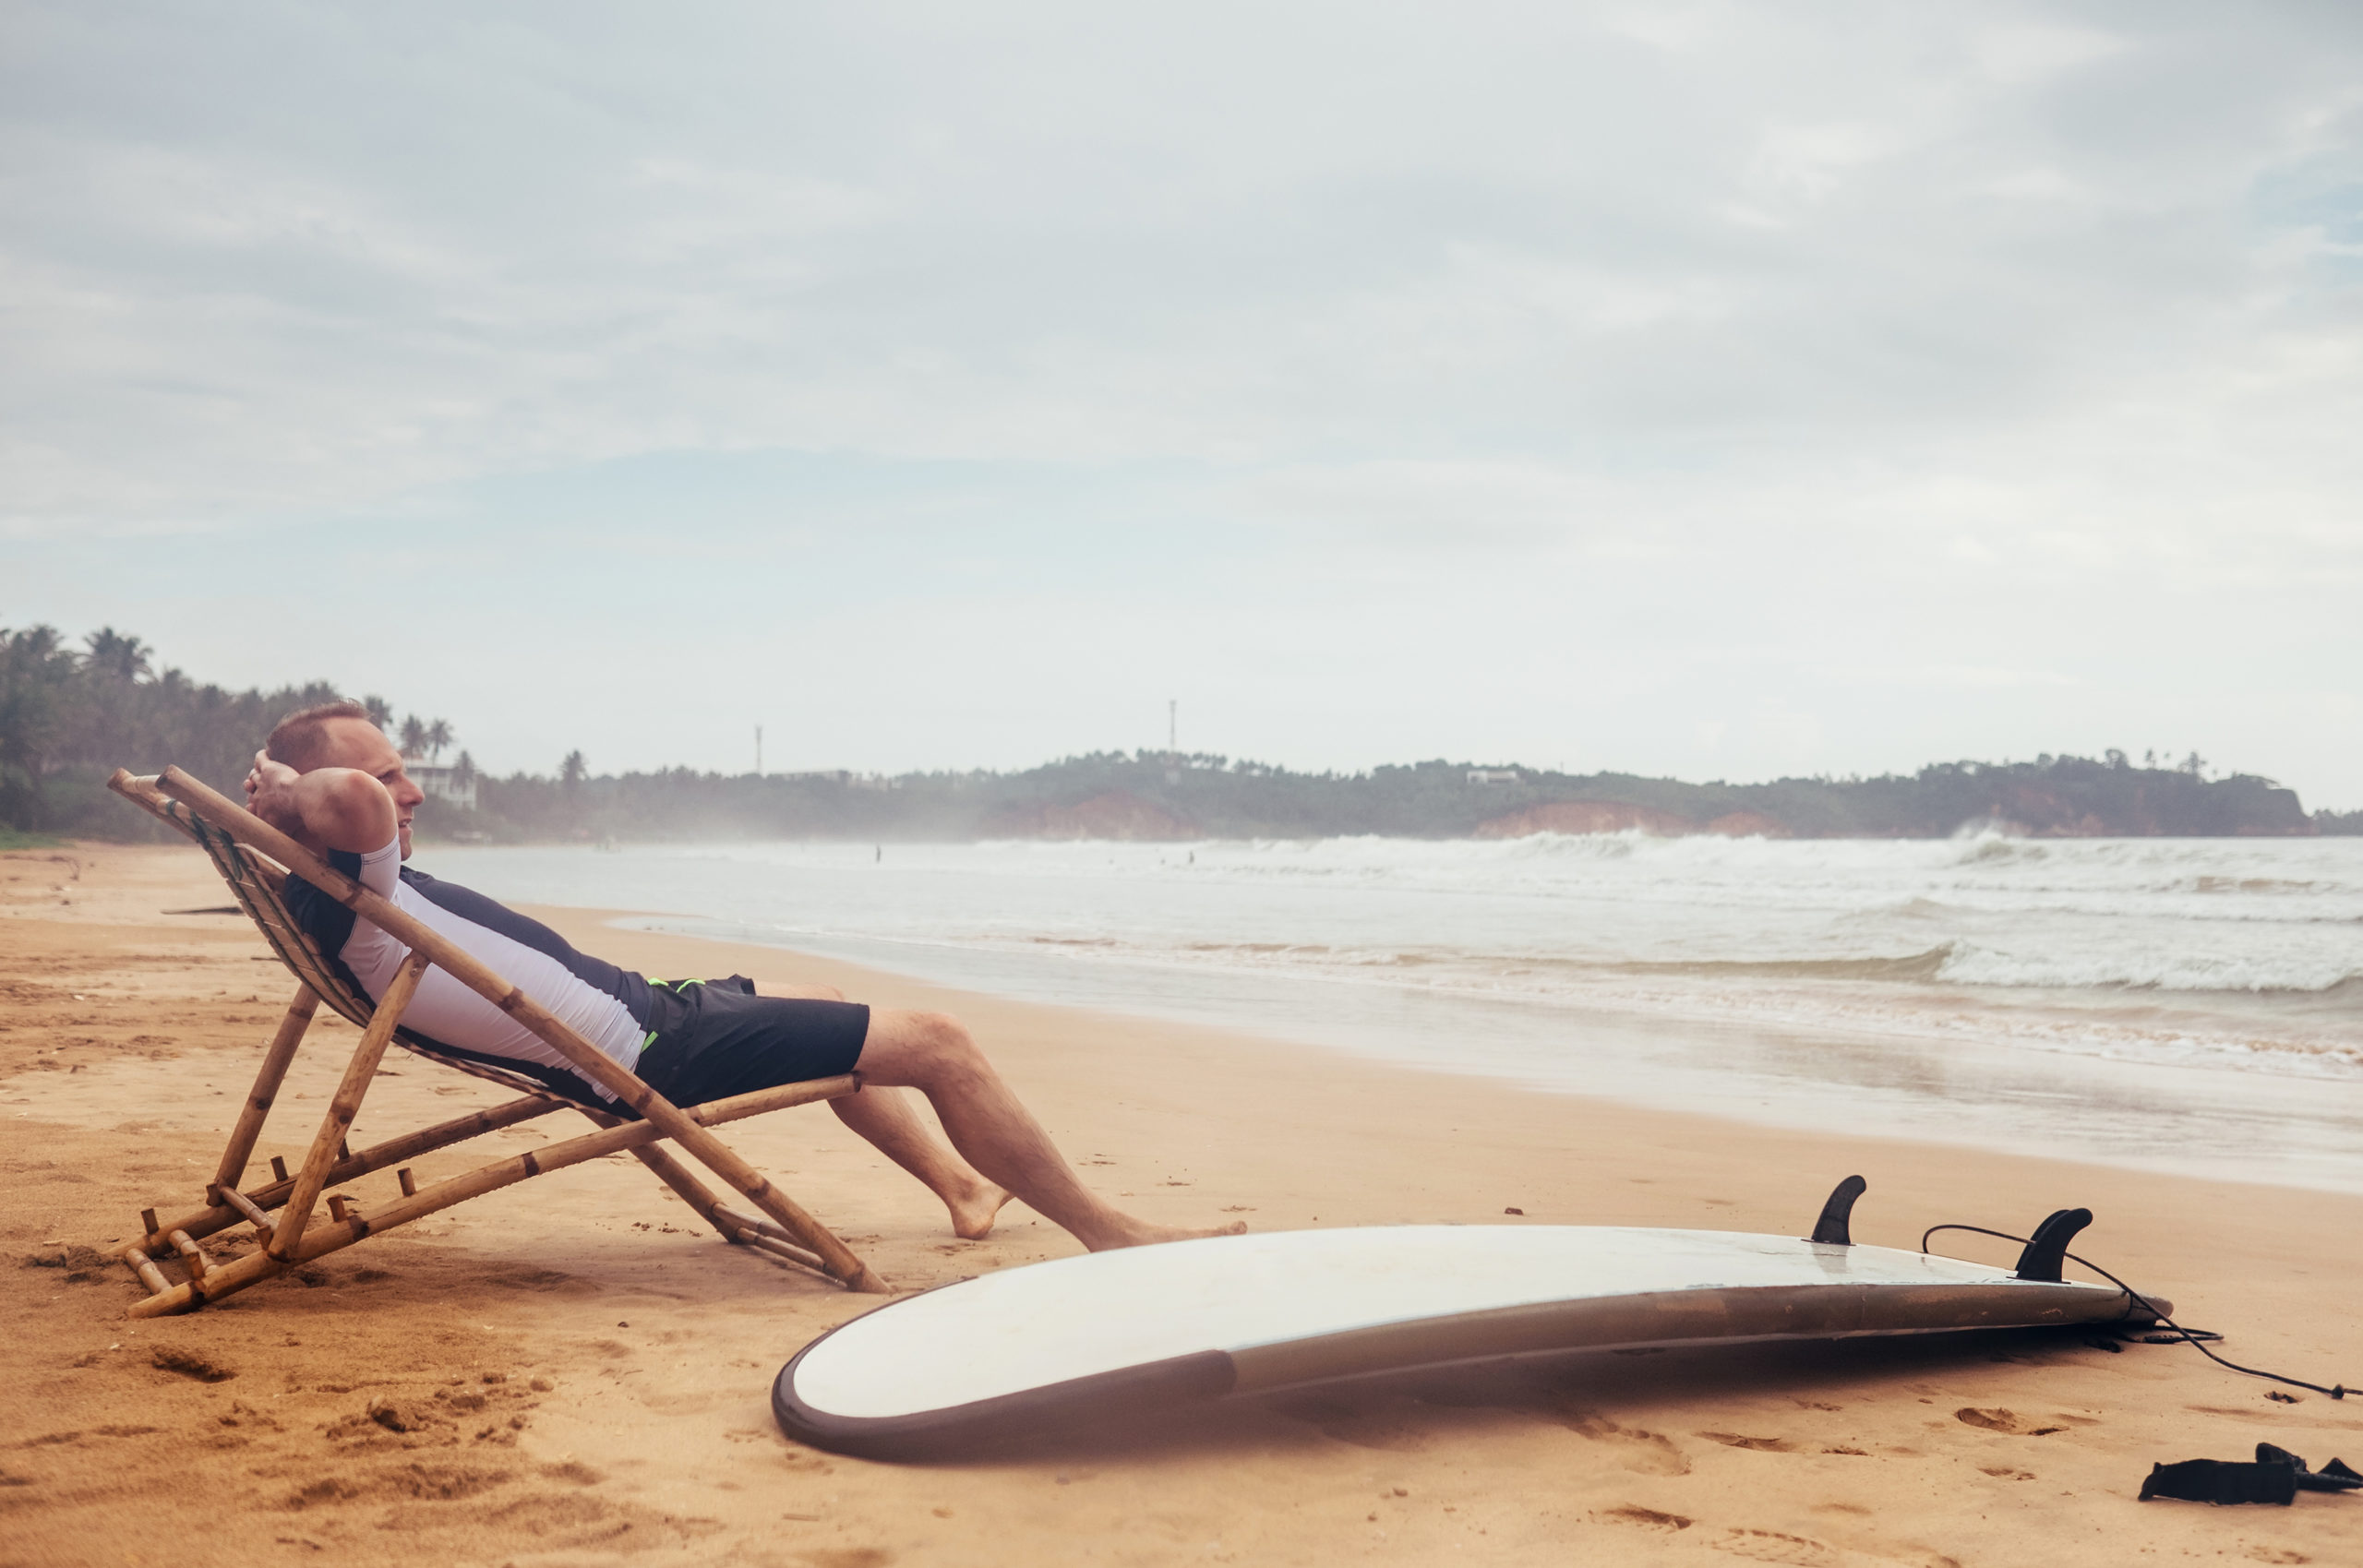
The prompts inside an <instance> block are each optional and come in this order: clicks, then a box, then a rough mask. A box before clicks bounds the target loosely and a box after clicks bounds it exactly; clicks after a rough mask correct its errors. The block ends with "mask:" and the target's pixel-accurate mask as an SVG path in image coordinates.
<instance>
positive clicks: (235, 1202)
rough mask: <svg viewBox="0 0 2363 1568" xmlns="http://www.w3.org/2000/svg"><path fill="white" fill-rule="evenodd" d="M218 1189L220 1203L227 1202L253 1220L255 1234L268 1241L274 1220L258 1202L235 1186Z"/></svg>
mask: <svg viewBox="0 0 2363 1568" xmlns="http://www.w3.org/2000/svg"><path fill="white" fill-rule="evenodd" d="M220 1191H221V1194H222V1203H226V1204H228V1205H229V1206H230V1207H231V1208H234V1209H235V1210H237V1211H238V1212H239V1213H240V1214H242V1215H246V1218H247V1219H248V1220H250V1221H252V1222H253V1225H254V1227H255V1233H256V1234H257V1235H258V1236H260V1237H261V1238H262V1239H264V1240H265V1241H269V1240H270V1233H271V1230H272V1228H273V1227H274V1222H273V1221H272V1219H271V1217H270V1215H268V1214H265V1213H264V1212H263V1210H262V1206H261V1205H260V1204H259V1203H256V1202H255V1201H254V1200H253V1199H252V1198H249V1197H247V1196H246V1194H245V1193H244V1192H241V1191H238V1190H237V1189H236V1188H235V1187H223V1188H221V1189H220ZM209 1212H210V1211H209Z"/></svg>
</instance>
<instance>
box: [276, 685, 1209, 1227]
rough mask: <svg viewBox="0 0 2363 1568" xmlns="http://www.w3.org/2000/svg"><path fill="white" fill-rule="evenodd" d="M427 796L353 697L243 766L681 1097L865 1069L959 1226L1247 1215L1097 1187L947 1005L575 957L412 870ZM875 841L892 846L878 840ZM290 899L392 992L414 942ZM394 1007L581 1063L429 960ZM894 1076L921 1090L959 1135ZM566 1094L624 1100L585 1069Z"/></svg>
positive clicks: (526, 1058)
mask: <svg viewBox="0 0 2363 1568" xmlns="http://www.w3.org/2000/svg"><path fill="white" fill-rule="evenodd" d="M424 799H426V793H425V792H424V791H423V790H421V789H420V788H419V787H418V785H417V784H414V783H412V782H411V779H410V777H409V775H408V774H407V773H405V772H403V770H402V753H401V752H400V751H398V750H396V749H395V748H394V745H393V743H392V742H391V741H390V740H388V739H387V738H386V736H385V735H384V734H383V733H382V732H381V731H379V729H378V726H377V725H376V724H371V723H370V722H369V713H368V710H367V709H366V708H364V707H362V706H361V705H360V704H359V703H357V702H329V703H322V704H320V705H318V706H317V707H311V708H303V709H298V710H297V711H296V712H293V713H290V714H288V715H287V717H285V718H283V719H282V720H281V721H280V722H279V724H278V726H277V727H276V728H274V729H273V730H272V731H271V732H270V743H269V744H268V745H267V746H266V747H265V748H263V749H262V750H261V751H258V752H257V753H256V754H255V765H254V771H253V772H250V773H248V774H247V775H246V801H247V804H248V806H249V807H251V808H252V809H253V811H254V813H255V815H256V816H258V817H260V818H261V819H262V820H264V821H266V822H269V823H270V825H271V826H272V827H274V828H277V829H278V830H279V831H280V832H283V833H285V834H287V835H288V836H289V837H291V838H293V839H294V840H295V841H296V842H297V843H299V844H303V845H304V846H305V847H306V848H307V849H309V850H311V851H312V852H313V853H315V854H317V855H318V856H321V857H322V858H324V859H326V860H327V861H328V863H329V864H330V866H332V867H334V868H336V869H337V870H339V871H342V873H344V874H345V875H346V876H348V877H351V878H354V880H358V881H360V882H361V883H363V884H364V885H366V887H368V888H369V889H371V890H372V891H373V892H377V893H378V895H379V896H380V897H383V898H386V899H389V900H390V901H392V902H393V903H394V904H397V905H398V906H400V907H401V908H402V910H403V912H404V913H406V914H408V915H411V916H414V917H415V918H417V919H418V920H420V921H422V922H424V923H425V924H426V925H429V926H432V927H434V928H436V930H438V932H440V933H441V934H442V935H443V936H445V937H446V938H448V939H450V940H452V941H454V942H456V943H458V944H459V945H460V946H461V947H463V948H465V949H467V950H468V952H471V953H473V954H474V955H475V956H476V957H477V958H480V959H482V960H483V961H484V962H485V963H486V964H489V965H490V966H491V967H492V968H493V969H495V970H496V971H498V973H500V974H502V975H505V976H509V977H510V979H511V980H513V981H514V982H515V983H516V985H517V986H518V987H519V988H520V989H521V990H522V991H523V992H524V993H525V994H526V995H527V996H528V997H530V998H532V999H534V1001H536V1002H539V1003H540V1004H541V1005H542V1006H543V1007H545V1008H546V1009H547V1010H549V1011H551V1012H553V1013H556V1014H557V1015H558V1017H559V1018H561V1019H563V1020H564V1021H565V1022H566V1023H568V1024H570V1026H572V1028H573V1029H574V1030H575V1031H576V1033H578V1034H580V1035H582V1037H583V1038H584V1039H586V1040H588V1041H589V1042H590V1043H591V1044H592V1045H593V1046H594V1047H595V1048H597V1049H598V1050H599V1051H601V1052H602V1053H604V1054H606V1056H608V1057H611V1058H613V1059H615V1060H616V1061H617V1062H618V1064H619V1065H621V1066H623V1067H625V1068H628V1069H630V1071H633V1072H636V1073H638V1074H639V1075H640V1077H641V1080H642V1082H643V1083H647V1084H648V1086H649V1087H650V1088H652V1089H654V1090H655V1091H656V1092H657V1093H658V1094H660V1095H664V1096H665V1097H666V1098H667V1099H669V1100H671V1101H672V1102H673V1103H674V1104H675V1105H680V1106H690V1105H699V1104H702V1103H703V1102H705V1101H708V1100H718V1099H725V1098H727V1097H728V1096H730V1095H746V1094H752V1093H754V1092H755V1091H757V1090H759V1089H769V1088H775V1087H777V1086H779V1085H781V1084H786V1083H805V1082H807V1081H809V1080H811V1079H815V1078H832V1077H835V1076H836V1075H838V1074H840V1073H846V1072H852V1073H857V1074H858V1075H859V1077H860V1079H861V1085H862V1092H861V1093H860V1094H858V1095H846V1096H844V1097H842V1098H839V1099H834V1100H831V1101H830V1102H829V1108H830V1109H831V1110H834V1111H835V1112H836V1113H837V1116H838V1118H839V1119H841V1120H843V1121H844V1122H845V1124H846V1126H847V1127H850V1128H852V1129H853V1130H854V1131H856V1132H858V1133H859V1134H861V1136H863V1137H864V1138H867V1139H868V1140H870V1143H874V1144H876V1145H877V1147H878V1148H879V1150H880V1152H882V1153H883V1154H884V1155H886V1156H887V1157H888V1158H889V1159H891V1160H893V1161H894V1163H895V1164H896V1165H899V1166H901V1167H903V1168H904V1169H905V1170H907V1171H909V1172H910V1173H911V1174H912V1175H913V1176H916V1177H918V1179H920V1180H921V1181H923V1182H925V1183H926V1184H927V1185H928V1187H929V1188H930V1190H931V1191H933V1192H934V1193H935V1195H936V1196H937V1197H939V1198H941V1199H942V1200H943V1204H944V1207H945V1208H947V1209H949V1210H950V1211H951V1214H952V1228H953V1230H954V1233H955V1234H957V1235H960V1236H964V1237H967V1238H969V1239H975V1238H978V1237H980V1236H983V1235H985V1234H986V1233H987V1232H989V1231H990V1230H991V1229H992V1227H993V1219H994V1216H995V1215H998V1214H999V1213H1000V1212H1001V1206H1002V1204H1003V1203H1007V1202H1009V1200H1010V1199H1011V1198H1013V1197H1015V1198H1021V1199H1023V1200H1025V1202H1026V1203H1028V1204H1029V1205H1031V1206H1032V1207H1033V1208H1034V1210H1035V1211H1036V1212H1037V1213H1038V1214H1040V1215H1042V1216H1043V1217H1044V1218H1046V1219H1049V1220H1051V1221H1053V1222H1054V1223H1056V1224H1058V1225H1061V1226H1063V1227H1065V1228H1066V1229H1067V1230H1069V1231H1070V1232H1072V1233H1073V1234H1074V1238H1075V1239H1077V1240H1079V1241H1081V1242H1082V1243H1083V1244H1084V1245H1085V1246H1086V1247H1088V1248H1090V1249H1091V1250H1092V1251H1095V1252H1097V1251H1104V1250H1106V1249H1108V1248H1111V1247H1135V1246H1139V1245H1142V1244H1143V1243H1146V1242H1152V1241H1176V1240H1180V1239H1183V1238H1185V1237H1192V1236H1216V1235H1224V1234H1228V1233H1229V1232H1232V1231H1237V1230H1240V1229H1242V1228H1244V1227H1241V1226H1236V1225H1234V1226H1229V1227H1222V1228H1218V1229H1205V1230H1184V1229H1181V1228H1179V1227H1173V1226H1169V1225H1151V1224H1150V1223H1148V1222H1147V1221H1146V1220H1143V1219H1138V1218H1135V1217H1134V1216H1133V1215H1128V1214H1125V1213H1124V1212H1123V1211H1122V1210H1120V1209H1117V1208H1115V1207H1113V1206H1112V1205H1110V1203H1107V1202H1106V1201H1105V1200H1103V1199H1101V1198H1099V1197H1098V1196H1097V1195H1096V1194H1095V1193H1093V1192H1092V1191H1090V1190H1089V1189H1088V1188H1086V1187H1085V1186H1084V1185H1083V1182H1082V1181H1081V1179H1078V1178H1077V1177H1076V1175H1075V1173H1074V1169H1073V1167H1070V1166H1069V1165H1068V1164H1067V1162H1066V1160H1065V1158H1064V1157H1063V1156H1062V1155H1060V1153H1059V1151H1058V1149H1057V1148H1056V1146H1054V1145H1053V1144H1052V1143H1051V1142H1050V1135H1049V1134H1047V1133H1046V1132H1044V1131H1042V1128H1041V1125H1040V1124H1039V1123H1038V1122H1037V1121H1036V1120H1035V1119H1034V1118H1033V1116H1032V1115H1031V1114H1030V1113H1029V1112H1028V1111H1027V1110H1026V1107H1025V1106H1023V1105H1021V1104H1020V1103H1019V1102H1018V1099H1017V1096H1016V1095H1014V1094H1013V1093H1012V1092H1011V1091H1010V1088H1009V1085H1008V1084H1007V1083H1004V1082H1003V1081H1002V1077H1001V1074H1000V1073H999V1072H997V1071H995V1070H994V1068H993V1065H992V1063H991V1062H990V1061H989V1060H987V1059H986V1058H985V1053H984V1052H983V1051H982V1050H981V1049H979V1048H978V1046H977V1042H976V1041H975V1039H974V1038H972V1037H971V1036H970V1035H969V1034H968V1031H967V1030H966V1028H965V1027H964V1026H963V1025H962V1024H961V1023H960V1021H959V1020H958V1019H956V1018H954V1017H951V1016H950V1015H948V1014H945V1013H941V1012H913V1011H903V1010H900V1009H884V1008H882V1009H879V1010H876V1011H872V1010H871V1009H870V1007H868V1006H866V1005H864V1004H863V1003H860V1002H849V1001H847V1000H846V999H845V996H844V994H843V993H842V992H840V991H838V990H837V989H836V988H835V987H831V986H819V985H813V986H801V987H795V988H794V989H792V990H788V991H783V992H782V993H781V994H778V995H775V996H757V995H756V994H755V987H754V983H753V982H752V981H750V980H748V979H745V978H744V977H743V976H731V977H730V978H729V979H727V980H651V979H649V978H647V977H646V976H642V975H638V974H635V973H633V972H632V971H630V970H629V969H622V968H618V967H617V966H616V965H615V964H608V963H606V962H604V961H603V960H600V959H597V958H594V957H592V956H591V955H590V954H588V953H584V952H578V951H577V950H576V949H575V948H574V947H573V945H572V944H570V942H568V941H567V940H566V939H565V938H563V937H561V936H559V935H558V933H557V932H556V931H553V930H551V929H550V928H548V927H547V926H545V925H543V924H542V923H541V922H540V921H538V920H534V919H529V918H528V917H526V916H522V915H520V914H518V913H517V912H516V911H515V910H513V909H510V908H508V907H507V906H505V905H503V904H497V903H495V902H494V901H493V900H491V899H489V898H486V897H485V896H484V895H483V894H482V893H479V892H471V891H470V890H468V889H466V888H462V887H455V886H453V885H452V884H451V883H450V882H444V881H438V880H436V879H434V878H433V877H429V876H426V874H424V873H423V872H419V871H414V870H411V869H410V868H407V867H405V866H403V865H402V862H403V861H405V860H407V859H409V858H410V852H411V817H412V814H413V813H414V812H415V811H416V810H417V809H418V805H419V802H420V801H422V800H424ZM874 848H875V852H876V858H877V859H878V860H880V861H882V860H884V859H885V857H886V846H885V845H884V844H878V845H875V846H874ZM286 896H287V905H288V909H289V911H290V912H291V913H293V914H294V916H295V917H296V919H297V921H298V922H299V923H301V924H302V926H303V927H304V928H305V930H306V933H307V934H308V935H310V936H311V938H312V939H313V940H315V941H317V942H318V944H319V948H320V951H321V952H323V953H325V954H326V955H327V956H328V959H329V962H330V964H334V965H335V966H336V968H337V969H338V971H339V972H340V974H341V975H342V977H343V978H345V979H346V980H348V981H349V982H351V983H352V984H353V986H354V987H355V988H356V989H358V990H361V991H364V992H366V993H367V995H368V996H369V997H370V999H372V1000H375V999H378V998H380V997H382V996H383V995H384V994H385V991H386V987H388V986H389V985H390V984H391V983H392V981H393V978H394V976H395V975H396V974H398V973H399V972H400V971H401V969H402V963H403V960H405V959H406V958H408V957H409V950H408V949H407V948H405V947H404V946H403V945H402V943H400V942H398V941H396V940H394V939H393V938H392V937H390V936H389V935H387V934H386V933H385V932H383V931H381V930H379V929H378V928H377V927H375V926H373V925H371V924H370V923H369V922H368V921H366V920H365V919H363V918H362V917H361V916H358V915H355V914H354V912H353V911H351V910H350V909H347V908H346V907H345V906H344V905H343V904H339V903H337V902H336V901H335V900H334V899H331V898H330V897H329V896H328V895H327V894H326V893H323V892H319V891H318V890H317V889H315V888H313V887H312V886H311V885H310V884H309V883H307V882H305V881H303V880H300V879H298V878H296V877H293V876H291V877H289V878H288V880H287V892H286ZM402 1023H403V1025H404V1026H405V1027H407V1028H409V1029H410V1030H412V1031H413V1032H414V1033H415V1034H417V1035H421V1036H422V1037H424V1038H425V1039H426V1040H427V1041H429V1042H434V1043H440V1044H441V1045H443V1046H444V1047H447V1048H451V1049H456V1050H459V1051H462V1052H474V1053H475V1054H478V1055H483V1056H496V1057H505V1058H509V1059H512V1060H515V1061H517V1062H519V1063H521V1064H527V1065H530V1066H531V1067H532V1068H533V1069H534V1070H535V1071H537V1072H539V1073H542V1074H545V1075H546V1074H548V1073H551V1072H557V1073H562V1074H568V1075H569V1076H570V1072H569V1069H568V1064H567V1062H566V1060H565V1059H564V1058H562V1057H560V1056H559V1055H558V1053H557V1052H555V1051H553V1050H552V1049H550V1047H548V1046H547V1045H546V1044H544V1043H543V1042H542V1041H541V1039H540V1038H539V1037H538V1036H536V1035H533V1034H532V1033H531V1032H530V1031H528V1030H526V1029H525V1027H524V1026H523V1025H522V1024H521V1023H518V1022H517V1021H516V1020H515V1019H514V1018H512V1017H510V1015H509V1014H508V1013H507V1012H505V1011H502V1010H501V1009H500V1008H499V1007H498V1006H496V1005H495V1004H494V1003H492V1002H490V1001H487V1000H486V999H484V998H482V997H480V996H478V995H477V994H476V993H475V992H474V991H473V990H470V989H469V988H468V987H466V986H464V985H462V984H461V983H460V981H459V980H457V979H455V978H454V977H452V976H450V975H448V974H446V973H445V972H444V971H442V970H441V969H429V970H427V971H426V976H425V977H424V978H422V979H421V980H420V981H419V984H418V991H417V994H416V995H415V996H414V997H413V998H412V999H411V1002H410V1005H409V1006H408V1007H406V1008H404V1009H403V1011H402ZM901 1088H911V1089H917V1090H918V1092H919V1093H921V1094H923V1095H926V1096H927V1098H928V1103H929V1104H930V1105H931V1106H933V1107H935V1114H936V1119H938V1120H940V1121H941V1122H942V1124H943V1130H944V1131H945V1132H946V1133H947V1134H949V1135H950V1138H951V1143H950V1144H949V1145H947V1144H946V1143H944V1141H943V1140H942V1138H939V1137H937V1136H936V1135H935V1134H934V1133H933V1132H932V1131H930V1130H929V1128H928V1126H927V1124H926V1122H925V1121H924V1120H923V1119H921V1118H920V1117H919V1114H918V1110H917V1109H916V1108H915V1107H914V1106H913V1105H912V1103H911V1101H910V1100H909V1098H908V1097H907V1096H906V1095H902V1094H900V1093H898V1092H897V1090H898V1089H901ZM574 1090H579V1091H580V1093H581V1094H582V1095H584V1096H585V1097H588V1096H591V1095H597V1096H599V1097H600V1098H603V1099H613V1098H614V1096H613V1095H607V1094H606V1092H605V1091H604V1090H601V1089H599V1088H598V1087H597V1086H596V1085H594V1084H590V1083H583V1082H582V1080H580V1079H576V1080H574V1083H572V1085H570V1092H572V1091H574ZM955 1151H956V1152H955Z"/></svg>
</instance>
